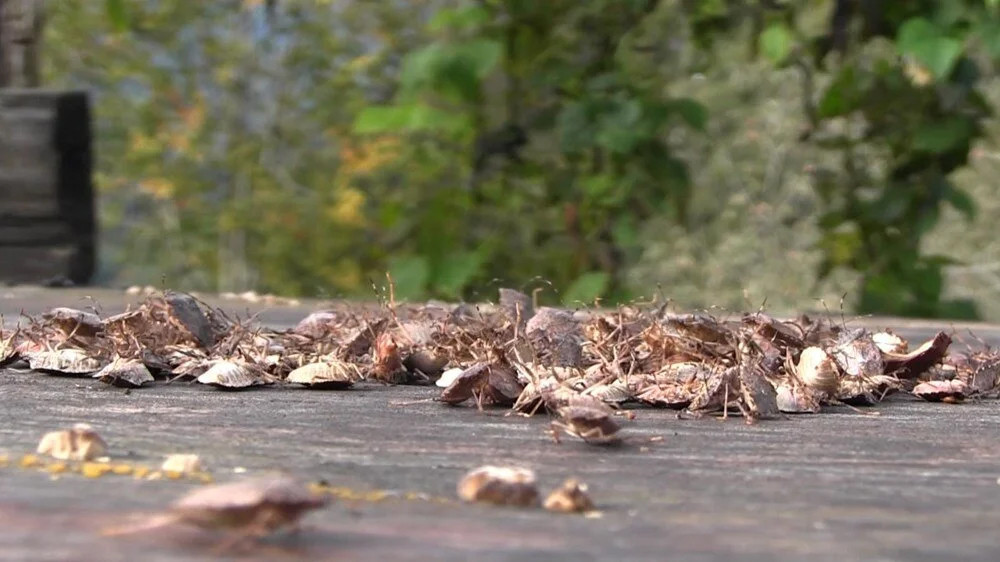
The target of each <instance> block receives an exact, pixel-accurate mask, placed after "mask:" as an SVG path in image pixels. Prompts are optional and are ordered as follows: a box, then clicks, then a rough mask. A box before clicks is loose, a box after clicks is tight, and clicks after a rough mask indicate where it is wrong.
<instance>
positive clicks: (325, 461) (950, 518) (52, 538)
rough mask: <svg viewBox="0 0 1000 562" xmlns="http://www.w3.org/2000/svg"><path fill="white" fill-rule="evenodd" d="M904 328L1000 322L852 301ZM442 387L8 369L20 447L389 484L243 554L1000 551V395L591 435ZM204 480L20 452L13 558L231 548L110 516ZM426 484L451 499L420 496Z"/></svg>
mask: <svg viewBox="0 0 1000 562" xmlns="http://www.w3.org/2000/svg"><path fill="white" fill-rule="evenodd" d="M139 300H141V297H137V296H127V295H124V294H123V293H122V292H116V291H107V290H96V289H87V290H84V289H71V290H54V289H40V288H25V287H18V288H12V289H7V290H0V315H3V316H4V318H5V320H6V321H7V322H13V321H16V320H17V318H18V313H19V312H21V311H24V312H25V313H28V314H37V313H38V312H40V311H43V310H47V309H49V308H52V307H53V306H57V305H68V306H78V307H85V306H91V305H94V306H99V308H100V309H101V311H102V313H103V314H113V313H116V312H119V311H121V310H123V309H124V307H125V306H126V305H127V304H129V303H132V302H135V301H139ZM205 300H206V301H207V302H209V303H211V304H213V305H216V306H223V307H225V308H226V310H227V312H228V313H229V314H233V315H235V314H247V313H258V312H259V313H261V315H260V317H259V319H260V321H261V322H263V323H266V324H267V325H270V326H272V327H275V328H287V327H289V326H291V325H294V324H295V323H296V322H298V321H299V320H300V319H301V318H302V317H303V316H304V315H305V314H307V313H308V312H309V311H311V310H316V309H318V308H322V307H325V306H327V303H319V302H315V301H306V302H303V303H301V304H300V305H296V306H272V307H266V306H264V305H261V304H253V305H250V304H245V303H242V302H239V301H226V300H224V299H217V298H212V297H209V296H205ZM847 322H849V323H850V325H852V326H854V325H865V326H868V327H879V326H893V327H897V328H898V332H899V333H900V334H901V335H903V336H905V337H907V338H909V339H910V341H911V342H919V341H922V340H924V339H926V338H927V337H929V336H930V335H931V334H932V333H933V332H935V331H936V330H938V329H941V330H946V331H948V332H949V333H954V334H955V336H956V343H955V344H953V345H954V346H955V349H956V350H959V351H960V350H962V349H964V345H962V344H961V343H960V342H959V340H960V339H962V338H964V339H971V336H969V331H972V332H973V333H975V334H976V335H977V336H979V337H982V338H983V339H985V340H986V341H987V342H988V343H990V344H993V345H996V344H997V343H1000V327H998V326H995V325H985V324H972V323H962V324H959V323H952V322H948V321H941V322H920V321H910V320H906V321H904V320H901V319H884V318H881V319H864V320H856V319H850V318H848V319H847ZM438 391H439V389H436V388H434V387H431V388H428V387H386V386H381V385H375V384H362V385H358V387H357V388H355V389H353V390H350V391H309V390H302V389H296V388H281V387H275V388H266V389H261V390H253V391H246V392H223V391H219V390H215V389H212V388H207V387H203V386H200V385H197V384H191V383H187V382H181V381H176V382H174V383H171V384H167V383H163V382H160V383H157V384H155V385H153V386H150V387H147V388H143V389H139V390H133V391H131V392H125V391H123V390H121V389H116V388H112V387H108V386H106V385H103V384H102V383H100V382H97V381H93V380H90V379H86V378H76V379H75V378H68V377H50V376H45V375H40V374H36V373H31V372H24V371H13V370H7V371H3V370H0V404H2V407H0V454H7V455H9V457H10V458H11V459H16V458H18V456H19V455H21V454H23V453H26V452H30V451H33V450H34V447H35V445H36V444H37V442H38V439H39V438H40V437H41V435H42V434H43V433H44V432H46V431H49V430H51V429H53V428H62V427H66V426H68V425H71V424H73V423H76V422H80V421H86V422H90V423H92V424H94V425H95V427H97V428H98V429H99V431H100V432H101V434H102V435H104V436H105V438H106V439H107V440H108V443H109V446H110V447H111V450H112V455H113V456H114V457H117V458H122V459H125V460H132V461H134V462H136V463H137V464H142V465H150V466H153V465H156V464H157V463H159V462H160V461H161V459H162V457H163V455H165V454H168V453H173V452H189V453H195V454H198V455H200V456H201V457H202V459H203V460H204V461H205V463H206V465H207V466H208V467H209V469H210V470H211V471H212V473H213V474H214V475H215V476H216V478H217V480H218V481H229V480H231V479H234V478H238V477H240V475H239V474H237V473H236V469H237V467H239V468H240V469H241V471H242V470H243V469H245V470H246V472H247V473H249V474H256V473H260V472H264V471H268V470H272V469H287V470H291V471H293V472H294V473H296V474H298V475H301V476H302V477H303V478H307V479H310V480H318V479H325V480H326V481H327V482H329V483H330V484H331V485H333V486H337V487H343V488H347V489H349V490H353V491H355V492H357V493H358V494H362V493H364V492H366V491H372V490H387V491H389V492H391V494H389V495H388V496H387V498H386V499H385V500H383V501H366V500H358V501H338V502H335V503H334V504H333V505H331V506H329V507H328V508H327V509H324V510H321V511H319V512H316V513H313V514H310V515H309V516H308V517H307V518H306V520H305V522H304V527H303V529H302V530H301V532H300V533H299V534H298V535H278V536H275V537H272V538H270V539H268V540H267V541H264V542H263V543H262V544H261V545H260V546H259V547H258V548H257V549H251V550H241V551H240V552H239V556H233V557H231V558H227V559H232V560H255V561H265V560H266V561H268V562H272V561H306V560H309V561H313V560H331V561H332V560H336V561H338V562H339V561H344V560H393V561H394V562H399V561H403V560H420V561H423V560H456V561H457V560H476V561H485V560H514V561H521V560H525V561H529V560H560V561H561V560H567V561H573V562H579V561H599V560H619V561H625V560H628V561H632V560H643V561H645V560H650V561H661V560H672V561H673V560H677V561H692V562H714V561H720V562H722V561H728V560H739V561H741V562H742V561H757V560H760V561H774V560H809V561H827V560H829V561H837V562H841V561H854V560H857V561H865V562H875V561H895V560H899V561H935V562H937V561H941V560H956V561H957V560H961V561H969V560H975V561H980V560H981V561H992V560H998V559H1000V543H998V541H997V539H996V530H997V529H998V528H1000V510H998V507H997V506H998V502H1000V486H998V485H997V477H998V476H1000V443H998V441H997V438H996V428H997V427H998V424H1000V402H998V401H995V400H983V401H978V400H977V401H971V402H969V403H966V404H961V405H952V404H930V403H924V402H919V401H917V400H915V399H913V398H912V397H908V396H906V395H898V396H896V397H894V398H893V399H891V400H890V401H889V402H887V403H885V404H882V405H880V406H878V407H875V408H870V409H867V411H877V412H879V413H880V414H881V415H879V416H870V415H863V414H858V413H855V412H853V411H851V410H848V409H847V408H842V407H838V408H829V409H828V410H827V411H824V412H823V413H821V414H817V415H802V416H793V415H790V416H788V417H787V418H786V419H781V420H767V421H765V422H761V423H760V424H757V425H754V426H747V425H746V424H744V423H743V421H742V420H741V419H739V418H731V419H729V420H726V421H724V422H723V421H719V420H717V419H714V418H706V419H700V420H680V419H677V417H676V413H675V412H672V411H669V410H655V409H650V408H638V407H637V408H635V410H636V414H637V416H636V419H635V420H634V421H631V422H628V423H627V424H625V423H624V422H623V424H624V425H625V428H624V430H623V433H624V434H625V435H626V436H627V439H628V442H627V443H626V444H625V445H623V446H621V447H618V448H602V447H591V446H588V445H586V444H583V443H580V442H579V441H576V440H571V439H565V440H564V441H563V442H562V443H561V444H558V445H557V444H555V443H553V442H552V441H551V439H550V438H549V437H548V436H547V435H546V434H545V432H544V431H545V429H546V427H547V424H548V421H549V420H548V418H547V416H545V415H539V416H536V417H533V418H530V419H526V418H522V417H519V416H505V413H506V412H505V411H503V410H499V409H487V410H485V411H483V412H478V411H477V410H476V408H475V407H472V406H465V407H450V406H445V405H443V404H441V403H436V402H431V401H428V400H427V399H428V398H431V397H433V396H435V395H436V394H437V392H438ZM485 463H497V464H517V465H520V466H526V467H529V468H532V469H534V470H535V471H537V473H538V478H539V482H540V484H541V487H542V491H543V492H547V491H548V490H549V489H551V488H552V487H554V486H556V485H558V484H559V483H560V482H561V481H562V479H564V478H566V477H569V476H576V477H579V478H581V479H582V480H583V481H584V482H586V483H587V484H589V486H590V490H591V494H592V496H593V497H594V500H595V502H596V503H597V506H598V508H599V509H600V511H601V517H599V518H585V517H581V516H568V515H567V516H564V515H557V514H552V513H547V512H545V511H542V510H537V509H514V508H509V509H504V508H491V507H489V506H484V505H465V504H462V503H460V502H458V501H457V498H456V495H455V485H456V483H457V482H458V480H459V478H461V476H462V475H463V474H464V473H465V472H466V471H467V470H469V469H471V468H473V467H476V466H478V465H481V464H485ZM195 486H197V484H195V483H193V482H190V481H183V480H177V481H175V480H167V479H165V480H152V481H150V480H138V479H134V478H132V477H115V476H105V477H102V478H97V479H86V478H83V477H82V476H80V475H78V474H65V475H61V476H59V477H54V476H51V475H49V474H46V473H45V472H42V471H39V470H28V469H22V468H18V467H17V466H16V464H14V463H11V464H9V465H8V466H7V467H3V468H0V560H3V561H6V560H11V561H20V560H32V561H64V560H73V561H76V560H100V561H102V562H110V561H118V560H121V561H132V560H143V561H162V562H180V561H185V562H187V561H192V560H199V561H200V560H204V561H210V560H219V559H221V558H220V557H219V556H218V555H217V554H215V553H213V550H212V549H213V548H214V547H215V546H216V545H217V544H218V543H219V542H220V541H221V540H222V538H223V537H222V536H221V535H220V534H218V533H203V532H200V531H197V530H192V529H187V528H183V527H179V526H174V527H170V528H164V529H162V530H160V531H156V532H147V533H138V534H136V535H132V536H124V537H102V536H100V530H101V529H103V528H105V527H108V526H114V525H119V524H123V523H124V522H127V521H131V520H132V517H133V516H134V515H137V514H148V513H152V512H155V511H156V510H158V509H162V508H163V507H164V506H165V505H167V504H168V503H169V502H171V501H173V500H174V499H176V498H177V497H180V496H181V494H183V493H186V492H187V491H189V490H191V489H193V488H194V487H195ZM411 492H412V493H415V494H425V495H426V496H428V497H430V498H432V499H435V500H450V501H447V502H445V501H426V500H423V499H420V498H421V497H423V496H420V495H418V496H413V498H414V499H406V498H407V497H409V496H407V494H408V493H411Z"/></svg>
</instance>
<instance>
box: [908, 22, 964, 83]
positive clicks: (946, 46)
mask: <svg viewBox="0 0 1000 562" xmlns="http://www.w3.org/2000/svg"><path fill="white" fill-rule="evenodd" d="M896 44H897V46H898V48H899V52H900V53H901V54H903V55H906V56H911V57H913V58H915V59H916V60H918V61H919V62H920V63H921V64H923V65H924V66H925V67H927V69H928V70H929V71H930V72H931V74H933V75H934V77H935V78H937V79H938V80H941V79H944V78H946V77H947V76H948V74H950V73H951V70H952V68H954V66H955V63H956V62H957V61H958V57H959V56H960V55H961V54H962V42H961V41H959V40H957V39H954V38H952V37H949V36H948V35H946V34H945V33H944V32H942V30H940V29H939V28H937V27H936V26H935V25H934V24H932V23H931V22H929V21H927V20H926V19H924V18H912V19H909V20H907V21H906V22H905V23H904V24H903V25H902V26H901V27H900V28H899V34H898V36H897V38H896Z"/></svg>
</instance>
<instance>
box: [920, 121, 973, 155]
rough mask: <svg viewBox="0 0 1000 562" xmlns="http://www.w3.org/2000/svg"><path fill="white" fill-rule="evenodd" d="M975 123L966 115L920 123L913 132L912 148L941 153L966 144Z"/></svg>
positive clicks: (971, 134)
mask: <svg viewBox="0 0 1000 562" xmlns="http://www.w3.org/2000/svg"><path fill="white" fill-rule="evenodd" d="M974 134H975V125H974V124H973V122H972V121H971V120H970V119H969V118H967V117H959V116H955V117H949V118H947V119H944V120H940V121H933V122H931V123H925V124H923V125H921V126H920V127H919V128H918V129H917V130H916V132H915V133H914V134H913V149H914V150H921V151H924V152H930V153H932V154H943V153H946V152H951V151H953V150H955V149H957V148H960V147H962V146H964V145H967V144H968V143H969V141H970V140H972V137H973V135H974Z"/></svg>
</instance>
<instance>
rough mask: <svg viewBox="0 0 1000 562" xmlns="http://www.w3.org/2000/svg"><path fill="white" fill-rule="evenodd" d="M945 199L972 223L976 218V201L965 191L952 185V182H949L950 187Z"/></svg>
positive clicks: (945, 193) (947, 189)
mask: <svg viewBox="0 0 1000 562" xmlns="http://www.w3.org/2000/svg"><path fill="white" fill-rule="evenodd" d="M944 199H945V201H947V202H949V203H951V206H952V207H955V209H956V210H957V211H958V212H960V213H962V214H963V215H965V218H966V219H968V220H970V221H971V220H973V219H975V218H976V202H975V200H973V199H972V197H971V196H970V195H969V194H968V193H966V192H965V191H964V190H961V189H959V188H957V187H955V186H954V185H951V182H949V183H948V186H947V187H946V188H945V192H944Z"/></svg>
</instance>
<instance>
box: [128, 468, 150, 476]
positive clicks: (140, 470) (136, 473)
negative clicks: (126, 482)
mask: <svg viewBox="0 0 1000 562" xmlns="http://www.w3.org/2000/svg"><path fill="white" fill-rule="evenodd" d="M148 474H149V468H148V467H145V466H137V467H135V470H133V471H132V475H133V476H135V477H136V478H145V477H146V475H148Z"/></svg>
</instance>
